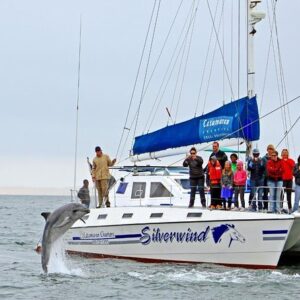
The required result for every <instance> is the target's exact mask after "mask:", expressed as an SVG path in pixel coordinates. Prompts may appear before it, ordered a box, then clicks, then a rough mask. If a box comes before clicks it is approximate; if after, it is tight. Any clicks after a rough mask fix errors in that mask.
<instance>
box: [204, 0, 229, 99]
mask: <svg viewBox="0 0 300 300" xmlns="http://www.w3.org/2000/svg"><path fill="white" fill-rule="evenodd" d="M206 3H207V6H208V10H209V15H210V18H211V21H212V23H213V28H214V32H215V35H216V39H217V42H218V48H219V51H220V54H221V57H222V61H223V66H224V69H225V73H226V77H227V80H228V84H229V87H230V92H231V96H232V97H233V98H234V92H233V89H232V84H231V82H230V78H229V74H228V70H227V66H226V62H225V57H224V53H223V52H222V48H221V45H220V40H219V35H218V32H217V29H216V26H215V23H214V20H213V15H212V11H211V8H210V5H209V1H208V0H207V1H206ZM223 6H224V1H223Z"/></svg>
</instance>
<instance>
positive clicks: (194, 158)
mask: <svg viewBox="0 0 300 300" xmlns="http://www.w3.org/2000/svg"><path fill="white" fill-rule="evenodd" d="M183 166H184V167H189V174H190V186H191V195H190V203H189V207H193V206H194V202H195V196H196V191H197V189H198V190H199V194H200V198H201V204H202V207H206V201H205V193H204V172H203V159H202V157H201V156H198V155H197V150H196V148H195V147H192V148H191V149H190V155H189V156H188V157H187V158H186V159H185V160H184V162H183Z"/></svg>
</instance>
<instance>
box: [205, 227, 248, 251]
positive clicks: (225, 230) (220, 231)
mask: <svg viewBox="0 0 300 300" xmlns="http://www.w3.org/2000/svg"><path fill="white" fill-rule="evenodd" d="M211 231H212V235H213V239H214V241H215V243H216V244H217V243H220V242H221V241H222V240H223V241H224V240H225V239H229V241H228V248H229V247H230V246H231V243H232V241H239V242H241V243H245V241H246V239H245V238H244V237H243V236H242V235H241V234H240V233H239V232H238V231H237V230H236V229H235V228H234V225H233V224H231V225H230V224H222V225H220V226H216V227H213V228H212V230H211Z"/></svg>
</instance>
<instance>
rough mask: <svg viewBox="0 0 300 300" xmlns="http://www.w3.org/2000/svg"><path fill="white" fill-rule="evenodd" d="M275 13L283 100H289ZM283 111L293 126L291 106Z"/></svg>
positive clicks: (287, 142) (287, 141) (287, 143)
mask: <svg viewBox="0 0 300 300" xmlns="http://www.w3.org/2000/svg"><path fill="white" fill-rule="evenodd" d="M276 3H277V2H276ZM276 3H275V4H273V6H274V7H275V6H276ZM274 14H275V32H276V44H277V51H278V61H279V69H280V78H281V87H282V95H283V101H286V100H287V90H286V83H285V77H284V71H283V63H282V56H281V47H280V44H279V32H278V27H277V18H276V11H275V8H274ZM283 111H284V117H285V122H286V126H287V125H288V124H287V123H288V121H289V126H291V114H290V110H289V107H288V106H287V107H285V108H284V110H283ZM286 115H287V116H288V121H287V120H286ZM286 145H287V146H288V148H289V140H288V136H287V138H286Z"/></svg>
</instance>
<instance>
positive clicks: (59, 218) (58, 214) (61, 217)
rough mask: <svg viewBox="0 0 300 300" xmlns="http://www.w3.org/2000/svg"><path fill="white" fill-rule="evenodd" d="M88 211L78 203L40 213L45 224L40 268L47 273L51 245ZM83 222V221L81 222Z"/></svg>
mask: <svg viewBox="0 0 300 300" xmlns="http://www.w3.org/2000/svg"><path fill="white" fill-rule="evenodd" d="M89 212H90V210H89V209H88V208H86V207H85V206H83V205H82V204H79V203H69V204H66V205H63V206H61V207H59V208H58V209H56V210H55V211H54V212H52V213H42V216H43V217H44V218H45V219H46V224H45V228H44V233H43V239H42V259H41V262H42V268H43V270H44V272H45V273H47V272H48V263H49V258H50V253H51V247H52V245H53V243H54V242H55V241H56V240H57V239H58V238H60V237H61V236H62V235H63V234H64V233H65V232H66V231H67V230H68V229H70V228H71V227H72V225H73V224H74V223H75V222H76V221H77V220H79V219H81V218H82V217H83V216H84V215H85V214H88V213H89ZM82 221H83V220H82Z"/></svg>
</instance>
